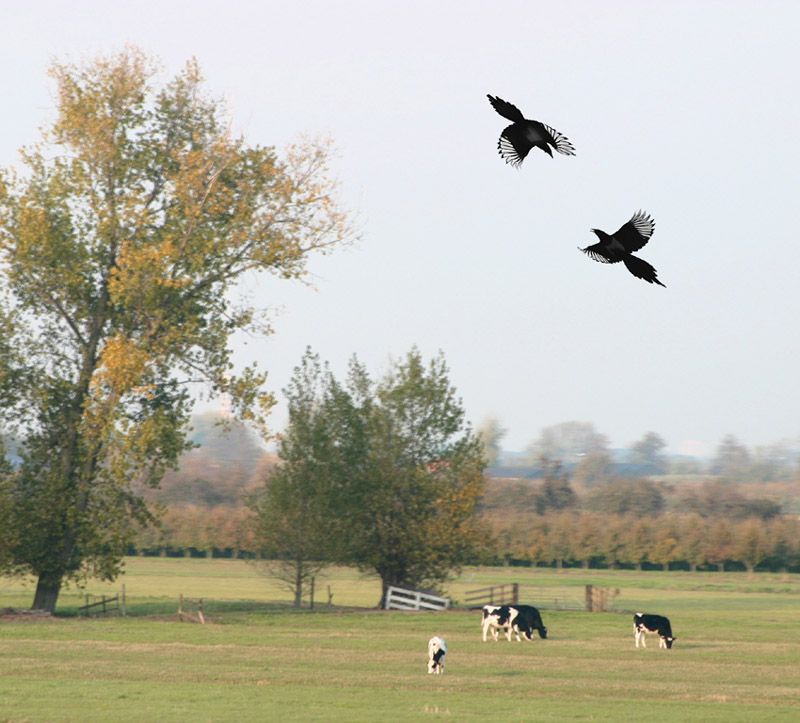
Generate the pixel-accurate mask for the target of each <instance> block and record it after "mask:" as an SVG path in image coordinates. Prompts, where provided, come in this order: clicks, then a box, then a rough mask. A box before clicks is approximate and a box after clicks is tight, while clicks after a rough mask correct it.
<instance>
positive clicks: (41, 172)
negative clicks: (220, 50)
mask: <svg viewBox="0 0 800 723" xmlns="http://www.w3.org/2000/svg"><path fill="white" fill-rule="evenodd" d="M51 75H52V77H53V78H54V80H55V83H56V90H57V94H56V99H57V101H56V114H55V119H54V120H53V122H52V124H50V125H49V127H47V128H46V129H45V130H44V132H43V139H42V142H41V143H40V144H38V145H35V146H33V147H31V148H27V149H25V150H24V151H23V153H22V158H23V161H24V163H25V166H26V169H25V171H24V172H22V173H20V174H16V173H15V172H14V171H12V170H7V171H3V172H1V173H0V288H2V291H0V413H1V414H2V417H0V427H5V428H10V429H12V431H14V432H15V433H17V434H18V435H19V436H20V437H21V438H23V439H24V446H23V447H22V450H21V457H22V462H21V463H20V464H19V466H18V467H17V469H16V470H15V473H14V476H13V487H14V488H13V489H12V490H11V491H10V494H11V496H12V498H13V501H14V520H13V525H14V528H15V532H16V535H15V544H14V545H13V549H12V553H13V554H12V557H13V561H12V567H13V568H14V569H15V570H17V571H21V572H27V573H31V574H33V575H35V576H37V577H38V584H37V588H36V593H35V598H34V601H33V607H34V608H38V609H45V610H53V609H54V607H55V604H56V601H57V597H58V593H59V590H60V588H61V585H62V583H63V582H64V581H66V580H69V579H73V578H80V577H81V576H83V575H86V574H91V575H96V576H100V577H103V578H109V579H110V578H113V577H114V576H115V575H116V574H117V573H118V571H119V569H120V560H121V556H122V554H123V551H124V550H125V549H126V546H127V543H128V540H129V539H130V536H131V534H132V532H133V523H134V522H136V521H138V522H142V521H146V519H147V517H148V514H149V513H148V511H147V508H146V506H145V505H144V504H143V502H142V500H141V499H140V498H139V497H137V495H136V494H135V493H134V492H133V491H132V488H131V484H132V483H145V484H149V485H155V484H157V483H158V480H159V479H160V477H161V476H162V474H163V472H164V470H165V469H167V468H168V467H170V466H172V465H174V463H175V461H176V460H177V459H178V457H179V455H180V454H181V453H182V452H183V451H184V450H185V449H186V447H187V444H186V439H185V422H186V419H187V414H188V412H189V410H190V408H191V403H192V396H191V395H190V391H189V388H190V383H195V382H201V383H202V386H203V390H204V392H203V393H205V394H208V395H216V394H219V393H222V392H225V393H227V394H228V395H229V398H230V399H231V403H232V409H233V411H234V413H235V414H237V415H238V416H240V417H243V418H249V419H251V420H254V421H255V422H256V423H263V420H264V415H265V414H266V412H267V410H268V409H269V407H270V406H271V404H272V401H273V400H272V397H271V395H270V394H268V393H266V392H264V391H263V388H262V384H263V381H264V377H265V375H264V374H263V373H261V372H260V371H258V370H257V369H256V368H255V367H249V368H245V369H244V370H243V371H240V372H239V373H238V374H235V375H234V374H233V363H232V358H231V350H230V346H229V345H228V340H229V337H230V336H231V334H232V333H234V332H236V331H237V330H242V329H248V330H251V331H252V330H256V331H259V332H267V331H268V319H267V316H266V312H265V311H263V310H261V309H259V308H256V307H255V306H254V305H253V303H252V302H251V301H250V300H248V299H247V298H243V299H242V300H236V299H235V298H234V296H233V295H232V293H231V291H232V289H233V288H234V286H235V285H236V283H237V280H238V279H240V277H241V276H242V275H243V274H244V273H246V272H252V273H257V272H268V273H271V274H274V275H277V276H279V277H281V278H286V279H298V278H301V277H302V276H303V274H304V273H305V271H304V268H305V265H306V261H307V258H308V256H309V254H311V253H312V252H315V251H326V250H330V249H333V248H334V247H336V246H337V245H340V244H342V243H344V242H347V241H348V240H350V239H351V238H352V228H351V227H350V225H349V223H348V220H347V217H346V214H345V213H343V212H342V211H341V209H340V207H339V205H338V203H337V201H336V200H335V197H334V196H333V195H332V194H333V193H334V191H335V185H336V184H335V183H334V182H332V181H331V180H330V178H329V176H328V170H327V167H328V159H329V148H328V146H327V144H326V143H324V142H313V141H303V142H301V143H299V144H297V145H295V146H293V147H290V148H288V149H287V150H286V151H285V152H284V153H278V152H276V150H275V149H273V148H270V147H259V146H248V145H246V144H245V142H244V141H243V140H242V139H239V138H235V137H233V136H232V135H231V133H230V132H229V130H228V123H227V120H226V118H225V115H224V107H223V105H222V104H221V103H220V102H219V101H217V100H214V99H211V98H209V97H208V96H207V95H206V94H205V93H204V92H203V89H202V79H201V76H200V72H199V70H198V67H197V64H196V63H195V62H194V61H193V62H190V63H188V64H187V66H186V67H185V69H184V70H183V71H182V72H181V73H179V74H178V75H177V76H176V77H174V78H173V79H171V80H169V81H167V82H163V83H159V82H158V77H157V76H158V73H157V68H156V66H155V63H153V62H152V61H151V60H150V59H149V58H148V57H146V56H145V55H144V54H143V53H142V52H141V51H139V50H137V49H135V48H127V49H125V50H124V51H123V52H121V53H120V54H118V55H116V56H113V57H110V58H101V59H98V60H96V61H93V62H91V63H88V64H86V65H83V66H79V65H73V64H55V65H53V67H52V70H51Z"/></svg>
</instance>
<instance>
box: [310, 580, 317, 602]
mask: <svg viewBox="0 0 800 723" xmlns="http://www.w3.org/2000/svg"><path fill="white" fill-rule="evenodd" d="M314 580H316V578H315V577H314V576H313V575H312V576H311V610H313V609H314Z"/></svg>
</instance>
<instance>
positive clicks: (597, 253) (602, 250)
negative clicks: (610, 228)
mask: <svg viewBox="0 0 800 723" xmlns="http://www.w3.org/2000/svg"><path fill="white" fill-rule="evenodd" d="M580 250H581V251H583V253H585V254H586V255H587V256H588V257H589V258H590V259H593V260H594V261H599V262H600V263H601V264H615V263H617V261H621V260H622V256H620V255H619V254H616V255H610V254H609V253H608V249H607V246H606V244H605V243H604V242H603V241H600V242H598V243H596V244H592V245H591V246H587V247H586V248H585V249H580Z"/></svg>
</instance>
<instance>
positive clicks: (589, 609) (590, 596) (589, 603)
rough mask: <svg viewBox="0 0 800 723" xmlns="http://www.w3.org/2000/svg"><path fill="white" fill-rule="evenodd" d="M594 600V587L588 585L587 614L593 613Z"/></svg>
mask: <svg viewBox="0 0 800 723" xmlns="http://www.w3.org/2000/svg"><path fill="white" fill-rule="evenodd" d="M593 598H594V592H593V591H592V586H591V585H587V586H586V612H587V613H590V612H592V609H593V607H594V606H593V604H592V601H593Z"/></svg>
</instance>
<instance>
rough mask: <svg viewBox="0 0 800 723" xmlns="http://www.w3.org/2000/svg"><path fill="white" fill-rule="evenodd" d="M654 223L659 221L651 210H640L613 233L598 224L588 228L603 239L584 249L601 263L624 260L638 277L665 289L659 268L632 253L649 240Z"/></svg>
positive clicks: (613, 262)
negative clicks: (650, 214) (655, 219)
mask: <svg viewBox="0 0 800 723" xmlns="http://www.w3.org/2000/svg"><path fill="white" fill-rule="evenodd" d="M655 227H656V222H655V221H653V219H652V218H650V216H649V215H648V214H646V213H645V212H644V211H637V212H636V213H634V214H633V216H632V217H631V220H630V221H628V223H626V224H625V225H624V226H623V227H622V228H621V229H620V230H619V231H617V232H616V233H614V234H611V235H610V236H609V235H608V234H607V233H606V232H605V231H601V230H600V229H599V228H592V229H589V230H590V231H591V232H592V233H595V234H597V238H599V239H600V243H596V244H594V245H593V246H587V247H586V248H585V249H581V251H583V253H585V254H586V255H587V256H590V257H591V258H593V259H594V260H595V261H599V262H600V263H601V264H615V263H617V262H618V261H622V263H623V264H625V267H626V268H627V269H628V271H630V272H631V273H632V274H633V275H634V276H635V277H636V278H638V279H644V280H645V281H647V282H649V283H651V284H658V285H659V286H664V288H665V289H666V288H667V287H666V286H665V285H664V284H662V283H661V282H660V281H659V280H658V278H657V272H656V270H655V269H654V268H653V267H652V266H650V264H648V263H647V261H643V260H642V259H640V258H639V257H637V256H634V255H633V252H634V251H638V250H639V249H640V248H642V247H643V246H644V245H645V244H646V243H647V242H648V241H649V240H650V237H651V236H652V235H653V230H654V229H655Z"/></svg>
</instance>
